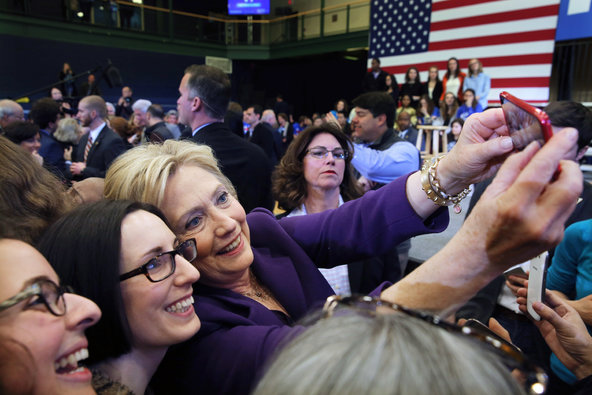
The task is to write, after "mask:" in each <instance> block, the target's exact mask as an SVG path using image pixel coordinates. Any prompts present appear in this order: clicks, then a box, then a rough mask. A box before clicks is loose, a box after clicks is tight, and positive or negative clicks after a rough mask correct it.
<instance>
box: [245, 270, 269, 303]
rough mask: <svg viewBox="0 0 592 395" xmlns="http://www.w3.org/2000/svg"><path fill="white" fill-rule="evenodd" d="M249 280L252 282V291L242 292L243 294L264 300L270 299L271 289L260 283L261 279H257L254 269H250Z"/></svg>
mask: <svg viewBox="0 0 592 395" xmlns="http://www.w3.org/2000/svg"><path fill="white" fill-rule="evenodd" d="M249 282H250V284H251V290H250V291H244V292H241V294H242V295H244V296H248V297H250V298H253V297H256V298H259V299H262V300H270V299H271V298H270V296H269V291H267V289H266V288H265V286H262V285H259V281H257V277H255V275H254V274H253V272H252V271H250V270H249Z"/></svg>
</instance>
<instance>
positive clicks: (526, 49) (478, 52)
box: [381, 40, 554, 70]
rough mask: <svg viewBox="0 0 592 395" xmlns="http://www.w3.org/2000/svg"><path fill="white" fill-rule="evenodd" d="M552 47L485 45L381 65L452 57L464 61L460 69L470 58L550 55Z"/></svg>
mask: <svg viewBox="0 0 592 395" xmlns="http://www.w3.org/2000/svg"><path fill="white" fill-rule="evenodd" d="M553 47H554V41H552V40H549V41H535V42H528V43H516V44H506V45H487V46H484V47H473V48H458V49H454V50H453V49H449V50H442V51H430V52H422V53H418V54H408V55H399V56H396V57H392V58H385V61H382V63H381V64H382V65H384V66H387V67H389V66H399V65H405V66H407V67H409V66H415V65H417V64H421V63H426V62H428V63H430V64H433V63H434V61H444V62H447V60H448V59H449V58H450V57H453V56H454V57H456V58H458V59H466V61H465V62H461V67H463V68H466V67H467V62H468V60H469V59H472V58H479V59H484V58H487V57H489V56H491V55H498V56H496V57H507V56H515V55H534V54H549V53H551V54H552V53H553ZM507 64H511V63H507ZM487 66H488V63H485V62H484V61H483V67H487ZM420 70H421V69H420Z"/></svg>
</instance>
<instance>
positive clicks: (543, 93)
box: [488, 86, 549, 104]
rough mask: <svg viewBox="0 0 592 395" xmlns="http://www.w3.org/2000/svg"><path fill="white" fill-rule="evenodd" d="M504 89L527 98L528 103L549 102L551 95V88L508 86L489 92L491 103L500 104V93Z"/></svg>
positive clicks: (524, 98)
mask: <svg viewBox="0 0 592 395" xmlns="http://www.w3.org/2000/svg"><path fill="white" fill-rule="evenodd" d="M503 91H506V92H510V93H511V94H512V95H514V96H516V97H519V98H521V99H523V100H526V101H527V102H528V103H547V102H548V99H547V98H548V97H549V88H515V87H513V86H506V87H503V88H495V89H492V90H491V91H490V92H489V96H488V98H489V103H490V104H494V103H496V104H499V94H500V93H502V92H503Z"/></svg>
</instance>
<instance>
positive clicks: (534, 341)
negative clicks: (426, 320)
mask: <svg viewBox="0 0 592 395" xmlns="http://www.w3.org/2000/svg"><path fill="white" fill-rule="evenodd" d="M544 111H545V113H546V114H547V115H548V117H549V119H550V121H551V129H552V132H553V133H557V131H558V130H560V128H561V127H566V126H571V127H574V128H576V129H577V130H578V142H577V145H574V147H572V149H571V150H570V151H569V152H568V153H566V155H565V157H564V159H567V160H569V161H573V162H578V161H580V160H581V158H582V157H583V156H584V154H585V153H586V151H587V150H588V144H589V143H590V140H591V139H592V112H591V111H590V110H588V109H587V108H586V107H584V106H583V105H582V104H580V103H576V102H571V101H559V102H553V103H550V104H549V105H548V106H547V107H545V109H544ZM490 183H491V180H487V181H485V182H482V183H479V184H477V185H476V186H475V191H474V193H473V196H472V197H471V202H470V204H469V211H468V212H469V213H470V212H471V210H472V207H474V206H475V204H476V202H478V201H479V199H480V196H481V195H482V194H483V191H485V189H486V188H487V187H488V186H489V184H490ZM580 198H581V199H580V200H579V202H578V204H577V205H576V208H575V210H574V212H573V213H572V214H571V216H570V217H569V218H568V220H567V221H566V226H569V225H571V224H573V223H575V222H578V221H582V220H586V219H590V218H592V185H591V184H590V183H588V182H584V183H583V192H582V194H581V195H580ZM467 215H468V214H467ZM549 253H550V256H551V257H552V256H553V253H554V251H553V250H551V251H550V252H549ZM550 268H553V265H551V266H550ZM526 278H527V276H526V275H525V274H524V275H515V274H514V275H509V276H508V278H507V281H505V279H504V277H503V276H499V277H498V278H496V279H495V280H494V281H492V282H491V283H490V284H488V285H487V286H486V287H484V288H483V289H481V290H480V291H479V292H478V293H477V295H475V296H474V297H473V298H472V299H470V300H469V302H467V303H466V304H465V305H464V306H462V307H461V308H460V309H459V310H458V311H457V313H456V318H457V319H459V318H470V317H476V318H478V319H479V320H480V321H482V322H487V320H488V319H489V317H494V318H496V319H498V320H499V321H500V323H501V324H502V325H503V326H504V327H505V328H506V329H507V330H508V331H509V332H510V334H511V336H512V341H513V342H514V343H515V344H516V345H518V346H519V347H520V348H521V349H522V350H523V351H524V352H525V353H526V354H527V355H529V356H531V357H532V358H534V359H537V360H539V361H541V362H542V363H543V364H544V363H548V361H549V351H548V349H547V348H546V346H544V342H543V341H542V339H540V336H538V331H536V330H535V328H534V326H533V324H532V323H531V322H530V321H529V320H528V318H527V317H526V316H524V315H522V314H518V313H517V312H516V311H515V309H516V308H517V307H518V306H517V305H516V303H515V297H516V295H517V293H518V290H519V288H522V287H524V283H525V280H526ZM551 284H553V281H551ZM580 303H582V304H583V303H584V302H583V301H582V302H580ZM591 304H592V303H591Z"/></svg>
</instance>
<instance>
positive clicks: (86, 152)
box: [84, 134, 93, 162]
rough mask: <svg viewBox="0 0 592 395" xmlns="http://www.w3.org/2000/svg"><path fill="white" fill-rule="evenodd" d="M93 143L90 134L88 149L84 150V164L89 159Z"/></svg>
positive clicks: (87, 143)
mask: <svg viewBox="0 0 592 395" xmlns="http://www.w3.org/2000/svg"><path fill="white" fill-rule="evenodd" d="M92 144H93V141H92V137H91V136H90V134H89V135H88V141H87V142H86V148H84V162H86V158H87V157H88V151H90V147H92Z"/></svg>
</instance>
